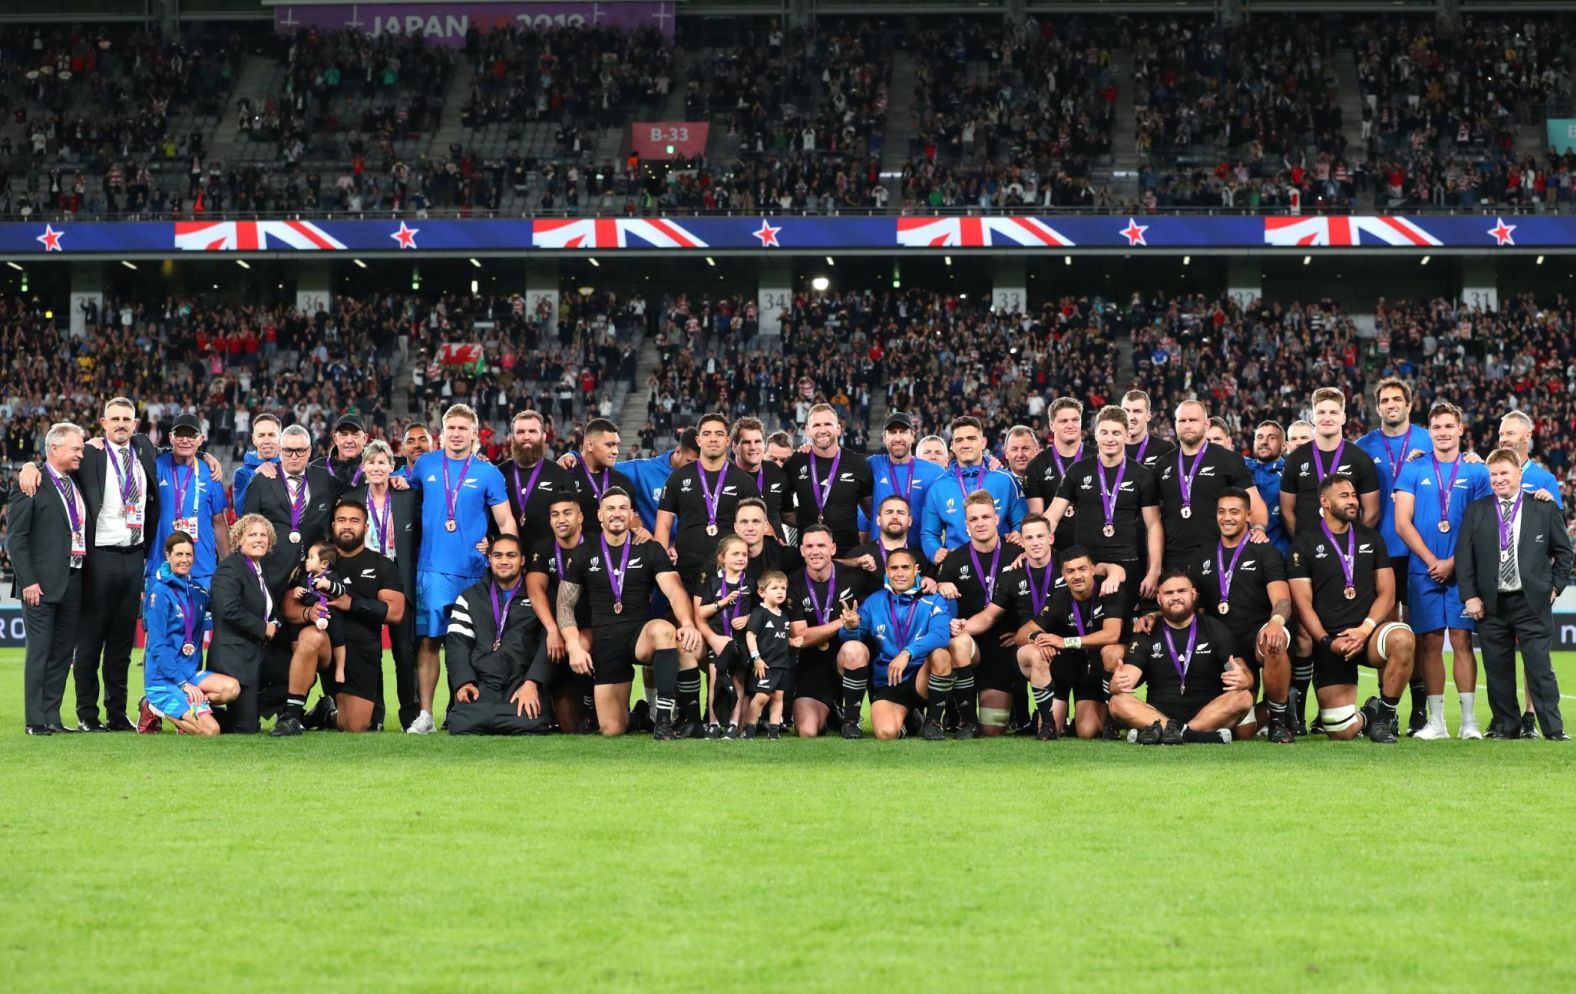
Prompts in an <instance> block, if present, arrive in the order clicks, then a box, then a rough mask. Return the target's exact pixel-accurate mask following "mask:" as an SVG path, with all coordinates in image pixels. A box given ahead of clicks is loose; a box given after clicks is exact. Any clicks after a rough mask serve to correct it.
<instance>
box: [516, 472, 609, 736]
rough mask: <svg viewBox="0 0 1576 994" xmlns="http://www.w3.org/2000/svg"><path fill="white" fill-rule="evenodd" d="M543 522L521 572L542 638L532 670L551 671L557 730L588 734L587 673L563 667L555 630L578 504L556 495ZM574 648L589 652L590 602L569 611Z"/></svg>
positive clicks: (578, 528)
mask: <svg viewBox="0 0 1576 994" xmlns="http://www.w3.org/2000/svg"><path fill="white" fill-rule="evenodd" d="M547 523H548V527H550V528H551V529H552V537H550V538H548V539H546V540H545V541H543V542H541V543H539V544H538V545H537V546H536V548H535V549H533V550H532V551H531V565H530V569H529V570H528V571H527V572H526V574H525V592H526V595H527V596H528V597H529V598H530V599H531V608H532V610H534V611H535V612H536V620H537V621H538V622H540V623H541V626H542V632H543V635H544V637H543V638H542V640H541V642H540V643H539V644H538V646H537V649H536V659H535V660H534V661H533V662H532V666H531V668H532V671H533V672H536V671H537V670H538V667H539V666H540V665H541V664H542V663H544V662H545V663H546V664H547V665H549V666H552V667H555V669H554V670H553V671H552V672H553V679H552V690H553V712H554V714H555V715H556V716H557V719H558V727H559V728H560V729H562V730H563V731H566V732H590V731H593V730H594V728H595V721H596V684H595V682H594V681H593V680H592V679H591V678H590V677H589V676H587V675H583V674H580V673H575V672H574V671H572V670H571V669H569V665H568V664H569V650H568V648H567V646H566V643H565V642H564V633H563V630H562V629H560V628H559V627H558V611H557V604H558V583H559V580H560V579H562V578H563V575H564V569H565V567H566V566H567V564H568V562H569V557H570V556H573V555H574V554H575V550H576V549H578V548H580V545H581V543H583V542H584V541H585V535H584V531H583V523H584V518H583V517H582V516H581V513H580V502H579V501H578V500H576V499H575V497H574V496H573V495H572V494H567V493H560V494H559V495H558V496H556V497H554V498H553V500H552V503H551V504H549V505H548V508H547ZM575 621H576V623H577V624H578V626H579V638H580V646H581V648H583V649H584V650H585V651H587V652H590V651H591V602H590V600H589V599H586V598H582V599H581V601H580V603H579V604H578V605H577V606H576V608H575Z"/></svg>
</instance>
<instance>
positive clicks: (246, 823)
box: [0, 651, 1576, 994]
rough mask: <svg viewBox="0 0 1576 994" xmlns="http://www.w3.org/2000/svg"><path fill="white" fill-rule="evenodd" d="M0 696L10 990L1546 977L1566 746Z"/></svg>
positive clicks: (1558, 879)
mask: <svg viewBox="0 0 1576 994" xmlns="http://www.w3.org/2000/svg"><path fill="white" fill-rule="evenodd" d="M1562 664H1563V665H1562V669H1563V672H1564V674H1565V676H1566V677H1567V681H1566V689H1567V690H1568V691H1570V690H1573V689H1576V658H1566V659H1563V660H1562ZM133 678H134V680H136V679H140V670H139V671H135V672H134V677H133ZM390 686H392V683H391V684H390ZM1450 693H1451V695H1452V696H1451V707H1452V715H1451V726H1452V729H1454V727H1455V718H1454V714H1453V708H1454V698H1453V693H1454V692H1453V690H1452V691H1450ZM21 700H22V668H21V652H20V651H6V652H4V653H0V768H3V769H4V771H5V773H4V779H3V781H0V782H3V795H0V796H3V801H4V803H3V814H0V838H3V839H4V842H5V856H4V859H3V862H0V892H3V893H4V895H5V901H4V906H3V910H0V936H3V938H0V948H3V952H0V976H3V977H5V978H7V979H6V980H5V981H4V983H3V986H4V989H6V990H9V991H27V990H46V989H77V990H87V991H107V990H125V991H130V992H141V991H167V990H174V991H185V990H198V989H202V990H206V991H237V990H268V991H275V990H280V991H299V990H314V991H378V992H388V991H418V990H419V991H423V992H431V991H443V992H447V991H479V992H489V994H492V992H499V991H510V990H533V991H534V990H553V991H582V990H616V991H625V990H628V991H636V990H638V991H642V992H649V991H653V990H685V991H692V992H698V991H709V990H718V989H723V988H735V989H739V990H771V991H777V990H782V991H794V992H796V994H797V992H805V991H846V990H850V989H862V990H869V991H889V990H897V989H905V990H912V991H930V990H960V991H961V990H970V991H973V990H978V991H993V990H1019V989H1029V988H1038V989H1046V990H1065V989H1074V988H1077V989H1083V990H1088V991H1127V990H1140V989H1149V990H1181V991H1194V990H1210V991H1238V990H1252V989H1259V988H1262V989H1266V990H1274V991H1285V990H1321V991H1331V990H1377V989H1381V988H1385V989H1390V990H1417V989H1449V990H1463V991H1465V990H1484V989H1490V988H1493V989H1500V990H1518V991H1522V990H1525V991H1532V990H1540V991H1552V990H1564V989H1569V988H1570V987H1571V986H1572V983H1573V981H1572V976H1573V972H1572V967H1571V963H1570V954H1569V951H1570V949H1571V948H1572V947H1573V946H1576V914H1573V908H1572V898H1573V894H1572V890H1573V883H1576V873H1573V871H1572V854H1573V853H1576V777H1573V773H1576V748H1573V746H1572V745H1555V744H1552V743H1547V742H1467V743H1464V742H1459V741H1454V740H1452V741H1449V742H1437V743H1416V742H1409V741H1403V742H1402V743H1401V744H1400V745H1398V746H1394V747H1390V748H1381V747H1377V746H1374V745H1371V744H1370V743H1368V742H1367V741H1361V742H1355V743H1345V744H1335V743H1328V742H1323V741H1306V740H1305V741H1302V742H1299V743H1298V744H1297V745H1295V746H1292V747H1289V748H1277V747H1272V746H1270V745H1268V744H1267V743H1263V742H1256V743H1249V744H1241V745H1233V746H1229V747H1208V746H1187V747H1184V748H1171V749H1142V750H1141V749H1139V748H1138V747H1136V746H1128V745H1126V744H1106V743H1077V742H1068V741H1063V742H1057V743H1050V744H1042V743H1037V742H1034V741H1031V740H1023V739H1016V740H1010V741H1001V740H998V741H976V742H945V743H926V742H920V741H903V742H896V743H877V742H875V741H873V740H870V739H868V738H867V739H865V740H863V741H860V742H854V743H848V742H843V741H841V740H840V739H822V740H819V741H796V740H795V741H788V740H785V741H782V742H777V743H773V742H767V741H764V740H760V741H753V742H705V741H700V742H676V743H654V742H651V741H650V740H649V739H647V738H645V737H631V738H626V739H623V740H619V741H603V740H601V739H587V738H571V737H562V736H560V737H554V738H550V739H532V740H523V741H522V740H509V741H503V740H499V741H465V740H451V739H448V738H447V737H443V736H434V737H431V738H415V737H409V736H404V735H400V734H394V733H384V734H381V735H368V736H359V737H358V736H348V735H339V734H332V733H313V734H308V735H307V736H305V737H303V738H300V739H294V740H270V739H268V738H266V737H251V738H244V739H220V740H214V741H199V740H194V739H189V738H184V737H179V738H178V737H176V736H175V735H173V734H166V735H164V736H161V737H158V738H153V737H138V736H132V735H113V736H111V735H93V736H89V735H79V736H73V737H69V738H66V737H55V738H49V739H30V738H27V737H25V736H24V735H23V734H22V715H21ZM1568 703H1571V702H1568ZM1572 706H1576V703H1573V705H1572ZM1479 710H1480V715H1481V717H1482V718H1483V720H1485V721H1486V719H1487V713H1488V712H1487V702H1486V700H1483V699H1482V692H1481V690H1480V703H1479ZM65 711H66V714H67V715H69V714H70V712H71V702H70V699H69V689H68V700H67V706H66V709H65Z"/></svg>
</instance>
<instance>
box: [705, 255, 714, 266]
mask: <svg viewBox="0 0 1576 994" xmlns="http://www.w3.org/2000/svg"><path fill="white" fill-rule="evenodd" d="M706 265H708V266H712V267H715V266H716V265H717V260H716V259H713V258H712V257H711V256H709V255H708V256H707V257H706Z"/></svg>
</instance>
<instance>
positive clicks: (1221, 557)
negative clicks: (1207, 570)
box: [1215, 536, 1248, 604]
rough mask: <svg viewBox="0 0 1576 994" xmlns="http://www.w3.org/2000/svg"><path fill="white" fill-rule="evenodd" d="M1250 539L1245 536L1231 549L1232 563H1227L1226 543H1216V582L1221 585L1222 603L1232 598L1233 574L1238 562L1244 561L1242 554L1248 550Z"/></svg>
mask: <svg viewBox="0 0 1576 994" xmlns="http://www.w3.org/2000/svg"><path fill="white" fill-rule="evenodd" d="M1247 548H1248V541H1247V537H1246V536H1244V537H1243V539H1242V541H1240V542H1238V543H1237V547H1236V548H1235V549H1232V550H1231V563H1230V564H1229V565H1228V564H1227V563H1226V543H1224V542H1216V543H1215V582H1216V583H1217V584H1219V586H1220V602H1221V603H1222V604H1225V603H1227V602H1228V601H1230V600H1231V575H1232V574H1233V573H1235V572H1236V571H1237V563H1239V562H1241V561H1242V554H1243V553H1244V552H1246V551H1247Z"/></svg>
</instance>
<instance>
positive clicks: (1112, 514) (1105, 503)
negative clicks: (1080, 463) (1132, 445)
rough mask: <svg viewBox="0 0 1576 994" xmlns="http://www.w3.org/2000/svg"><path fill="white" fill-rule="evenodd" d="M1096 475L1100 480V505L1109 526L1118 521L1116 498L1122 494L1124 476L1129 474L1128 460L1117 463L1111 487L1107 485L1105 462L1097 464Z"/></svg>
mask: <svg viewBox="0 0 1576 994" xmlns="http://www.w3.org/2000/svg"><path fill="white" fill-rule="evenodd" d="M1094 475H1095V479H1097V480H1099V481H1100V507H1101V509H1102V510H1103V511H1104V512H1105V524H1106V527H1108V528H1109V527H1111V526H1113V525H1114V524H1115V523H1116V499H1117V498H1118V497H1120V496H1121V494H1122V477H1123V476H1125V475H1127V460H1126V459H1123V460H1122V461H1121V462H1120V463H1117V466H1116V479H1115V480H1114V481H1113V482H1112V483H1111V485H1110V486H1109V487H1107V486H1106V482H1105V465H1104V464H1103V463H1096V464H1095V467H1094Z"/></svg>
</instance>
